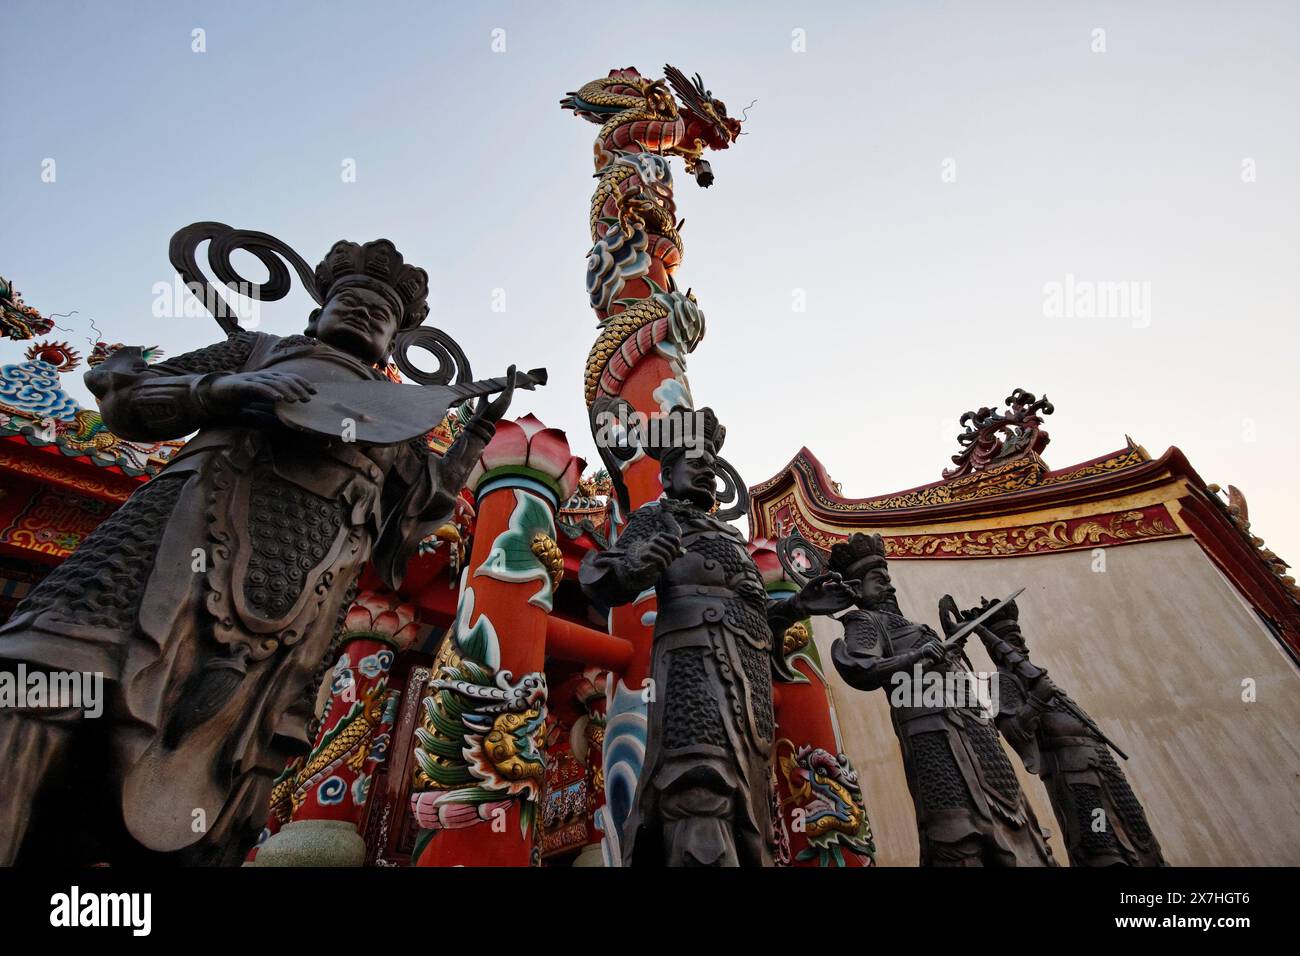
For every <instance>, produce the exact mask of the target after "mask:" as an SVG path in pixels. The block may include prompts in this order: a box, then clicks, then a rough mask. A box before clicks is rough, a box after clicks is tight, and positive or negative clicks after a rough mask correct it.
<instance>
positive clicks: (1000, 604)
mask: <svg viewBox="0 0 1300 956" xmlns="http://www.w3.org/2000/svg"><path fill="white" fill-rule="evenodd" d="M1024 593H1025V589H1024V588H1020V589H1019V590H1018V591H1016V592H1015V593H1014V594H1011V595H1009V596H1008V597H1004V598H1003V599H1002V600H1001V601H997V602H995V603H994V604H991V605H989V606H988V607H987V608H986V609H985V610H984V611H983V612H982V613H981V614H980V615H979V616H978V617H973V618H971V619H970V620H969V621H967V622H966V623H965V624H963V625H962V626H961V627H959V628H957V630H956V632H955V633H954V634H953V635H952V637H950V638H948V639H947V640H946V641H944V642H943V643H944V646H945V647H952V646H954V645H955V644H956V643H957V642H958V641H960V640H961V639H962V638H963V637H965V636H966V635H967V634H969V633H970V632H971V631H973V630H975V628H976V627H977V626H979V625H980V624H983V623H984V622H985V621H987V620H988V619H989V618H990V617H992V616H993V615H994V614H996V613H997V612H998V611H1000V610H1002V609H1003V608H1004V607H1006V606H1007V605H1008V604H1010V603H1011V602H1012V601H1014V600H1015V599H1016V598H1018V597H1020V595H1022V594H1024Z"/></svg>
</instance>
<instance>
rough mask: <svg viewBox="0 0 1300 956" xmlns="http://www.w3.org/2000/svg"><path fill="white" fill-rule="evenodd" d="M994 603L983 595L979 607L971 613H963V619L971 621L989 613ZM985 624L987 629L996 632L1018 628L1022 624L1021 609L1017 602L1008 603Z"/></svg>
mask: <svg viewBox="0 0 1300 956" xmlns="http://www.w3.org/2000/svg"><path fill="white" fill-rule="evenodd" d="M993 603H994V602H993V601H991V600H990V599H988V598H986V597H984V596H983V595H981V596H980V605H979V607H973V608H971V609H970V610H969V611H963V612H962V619H963V620H966V621H969V620H970V619H971V618H973V617H978V616H979V615H981V614H983V613H984V612H985V611H987V610H988V609H989V607H991V606H992V605H993ZM983 623H984V626H985V627H988V628H992V629H994V630H1000V629H1001V628H1003V627H1007V626H1012V627H1018V626H1019V623H1020V608H1019V607H1018V606H1017V605H1016V602H1015V601H1008V602H1007V603H1006V604H1004V605H1002V607H1000V608H999V609H998V612H997V613H996V614H994V615H993V616H992V617H990V618H988V619H987V620H985V621H984V622H983Z"/></svg>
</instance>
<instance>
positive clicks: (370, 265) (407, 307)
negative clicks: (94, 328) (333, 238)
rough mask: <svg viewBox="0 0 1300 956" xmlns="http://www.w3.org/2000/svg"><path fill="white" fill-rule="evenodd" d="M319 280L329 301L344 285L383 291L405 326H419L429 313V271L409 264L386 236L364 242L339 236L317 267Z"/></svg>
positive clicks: (317, 279) (320, 286) (319, 285)
mask: <svg viewBox="0 0 1300 956" xmlns="http://www.w3.org/2000/svg"><path fill="white" fill-rule="evenodd" d="M316 282H317V285H318V287H319V288H320V290H321V291H322V292H323V293H324V295H325V300H326V301H328V300H329V298H330V296H332V295H333V294H334V291H335V290H336V289H338V288H340V287H342V286H344V285H363V286H366V287H368V288H373V289H376V290H377V291H380V292H383V293H384V294H386V295H387V296H388V297H389V298H390V299H391V300H392V302H393V305H394V307H395V308H397V309H398V311H399V315H400V322H401V327H402V328H413V327H414V326H417V325H419V324H420V323H421V322H423V321H424V319H425V317H426V316H427V315H428V314H429V301H428V300H429V274H428V273H427V272H425V271H424V270H423V269H421V268H419V267H418V266H412V265H407V263H406V261H405V260H404V259H403V258H402V254H401V253H400V252H398V251H397V247H396V246H394V245H393V244H392V242H390V241H389V240H387V239H376V240H374V241H373V242H367V243H365V244H364V245H361V244H359V243H355V242H349V241H347V240H346V239H340V240H339V241H338V242H336V243H334V246H333V247H332V248H331V249H330V251H329V252H328V253H326V254H325V258H324V259H322V260H321V263H320V265H318V266H317V267H316Z"/></svg>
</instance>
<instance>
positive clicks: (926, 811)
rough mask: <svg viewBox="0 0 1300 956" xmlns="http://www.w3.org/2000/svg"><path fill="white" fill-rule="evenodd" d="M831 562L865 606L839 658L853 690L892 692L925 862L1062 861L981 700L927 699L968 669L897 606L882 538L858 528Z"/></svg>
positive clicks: (838, 645) (847, 629)
mask: <svg viewBox="0 0 1300 956" xmlns="http://www.w3.org/2000/svg"><path fill="white" fill-rule="evenodd" d="M829 563H830V567H831V569H832V570H834V571H838V572H840V574H842V575H843V577H844V580H845V581H846V582H848V583H849V584H850V585H856V586H857V588H858V598H857V605H858V607H857V609H855V610H853V611H850V612H849V613H848V614H845V615H843V616H842V617H841V618H840V621H841V622H842V623H843V625H844V637H843V638H841V639H839V640H837V641H835V643H834V644H833V645H832V647H831V657H832V660H833V661H834V663H835V669H836V670H837V671H839V674H840V676H841V677H842V678H844V680H845V682H847V683H848V684H850V685H851V686H853V687H856V688H858V689H859V690H866V691H871V690H876V689H884V690H885V692H886V693H887V694H888V695H889V698H890V711H889V713H890V719H891V721H892V723H893V725H894V733H895V734H896V735H897V736H898V744H899V747H900V748H901V750H902V755H903V767H904V770H905V772H906V774H907V786H908V789H909V790H910V791H911V793H912V802H913V804H914V805H915V807H916V825H917V831H918V835H919V837H920V842H921V865H922V866H1055V865H1056V862H1055V861H1054V860H1053V859H1052V853H1051V850H1050V849H1049V848H1048V846H1047V841H1046V840H1045V839H1044V837H1043V834H1042V832H1041V830H1040V829H1039V826H1038V821H1037V819H1036V818H1035V817H1034V812H1033V810H1032V809H1031V808H1030V806H1029V803H1028V801H1027V799H1026V798H1025V794H1024V793H1023V792H1022V790H1021V788H1020V782H1019V780H1018V779H1017V778H1016V773H1015V770H1014V769H1013V768H1012V766H1011V762H1010V761H1009V760H1008V759H1007V756H1006V754H1005V753H1004V752H1003V749H1002V745H1001V742H1000V741H999V739H998V733H997V730H996V729H995V728H994V726H993V725H992V724H991V723H990V722H989V720H988V719H987V718H986V717H984V716H983V714H982V713H981V712H980V711H981V708H980V707H979V706H978V704H976V703H975V702H974V701H973V700H964V699H963V700H953V699H950V698H949V697H947V696H943V697H939V698H938V700H937V702H936V701H935V700H934V699H932V698H928V697H926V696H924V695H923V688H924V685H925V684H926V683H928V682H935V683H937V682H938V681H940V680H941V681H942V684H943V686H944V687H945V688H952V687H959V686H963V685H965V684H966V681H965V677H966V676H967V675H966V674H965V673H963V672H964V671H965V668H964V667H963V665H962V663H961V661H960V660H959V658H958V655H959V654H960V649H959V647H953V646H946V645H945V644H944V643H943V642H941V641H940V640H939V637H938V635H937V634H935V632H934V630H933V629H931V628H930V627H927V626H926V625H924V624H916V623H914V622H912V621H909V620H908V619H907V618H906V617H904V616H903V614H902V612H901V611H900V610H899V608H898V600H897V597H896V596H895V593H894V587H893V584H892V583H891V581H890V577H889V564H888V562H887V561H886V559H885V543H884V540H883V539H882V538H881V537H880V535H878V534H873V535H865V534H860V533H859V534H854V535H853V536H852V537H851V538H850V539H849V540H848V541H847V542H846V543H840V544H836V545H835V546H834V547H833V548H831V554H830V562H829ZM949 675H952V676H953V677H954V678H960V679H961V680H956V679H954V680H949V679H948V676H949ZM918 678H919V679H918ZM945 693H946V692H945Z"/></svg>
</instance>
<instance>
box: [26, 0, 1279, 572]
mask: <svg viewBox="0 0 1300 956" xmlns="http://www.w3.org/2000/svg"><path fill="white" fill-rule="evenodd" d="M5 9H6V13H5V38H6V53H5V56H4V58H3V59H0V107H3V112H2V113H0V115H3V116H4V118H5V123H6V134H5V148H4V149H3V150H0V208H2V209H3V210H4V223H5V226H4V229H3V233H2V234H0V274H3V275H5V276H7V277H9V278H10V279H12V280H13V281H14V282H15V284H16V285H17V286H18V288H19V289H20V290H21V291H22V293H23V294H24V296H25V298H26V299H27V301H28V302H29V303H30V304H32V305H34V306H36V307H37V308H39V309H41V310H42V311H44V312H69V311H71V310H74V309H75V310H77V311H78V315H76V316H74V317H73V318H71V319H67V320H60V323H61V324H62V325H64V326H65V327H67V328H69V329H71V330H72V331H71V332H70V333H67V334H65V333H62V332H60V333H57V334H56V337H59V338H63V337H67V338H69V339H70V340H71V341H72V343H73V345H74V346H78V347H81V348H82V350H83V352H84V351H85V347H86V341H85V340H86V336H87V335H88V334H89V333H88V329H89V322H88V320H90V319H92V318H93V319H94V321H95V322H96V323H97V324H98V326H99V328H101V329H103V330H105V331H106V332H107V333H108V335H109V337H110V339H112V340H115V341H128V342H140V343H143V344H156V345H159V346H161V347H162V348H164V349H165V350H166V351H167V352H168V353H169V354H176V353H178V352H181V351H184V350H186V349H189V348H193V347H196V346H199V345H202V344H205V343H207V342H208V341H211V340H213V339H214V337H216V335H217V329H216V327H215V324H213V323H211V322H209V321H207V320H201V319H195V318H188V319H186V318H177V319H166V320H163V319H156V318H154V317H153V315H152V303H153V299H154V294H153V291H152V290H153V286H154V284H155V283H157V282H160V281H162V282H169V281H171V278H172V272H171V270H170V267H169V266H168V263H167V256H166V252H167V241H168V238H169V237H170V235H171V234H172V232H173V231H174V230H175V229H177V228H178V227H180V226H181V225H184V224H186V223H188V222H191V221H194V220H198V219H217V220H221V221H224V222H228V223H230V224H232V225H235V226H238V227H241V228H251V229H260V230H264V231H267V232H271V233H273V234H275V235H277V236H279V237H280V238H282V239H284V240H285V241H287V242H288V243H290V244H291V245H292V246H294V247H295V248H297V249H298V250H299V251H300V252H302V254H303V255H304V256H305V257H306V258H307V259H309V260H310V261H312V262H313V263H314V262H315V261H316V260H317V259H319V258H320V256H321V255H322V254H323V253H324V252H325V250H326V249H327V248H328V247H329V246H330V244H331V243H333V242H334V240H336V239H339V238H343V237H346V238H350V239H355V240H367V239H372V238H377V237H380V236H387V237H389V238H391V239H393V240H394V241H395V242H396V243H397V245H398V247H399V248H400V249H401V250H402V251H403V252H404V253H405V254H406V256H407V258H408V259H409V260H411V261H414V262H416V263H418V264H420V265H422V266H424V267H425V268H426V269H428V270H429V273H430V278H431V284H432V289H433V293H432V296H431V304H432V317H433V321H435V322H437V323H438V324H440V325H442V326H443V327H445V328H446V329H448V330H449V331H450V332H452V333H453V334H454V335H455V336H456V337H457V338H458V339H459V340H460V342H461V343H462V345H463V346H464V347H465V349H466V351H467V352H468V353H469V355H470V356H471V358H472V360H473V364H474V368H475V371H476V372H477V373H478V374H480V375H489V374H499V373H500V372H501V371H502V370H503V369H504V368H505V366H506V365H508V364H509V363H511V362H517V363H518V364H520V365H521V366H525V367H531V366H536V365H545V366H547V367H548V368H549V369H550V372H551V383H552V384H551V385H550V386H548V387H547V388H546V389H545V390H543V391H542V392H539V393H537V394H536V395H530V396H527V397H526V398H522V399H521V401H520V402H519V404H518V410H519V412H520V413H522V412H523V411H526V410H529V409H531V410H534V411H536V412H537V414H538V415H539V416H540V417H542V418H543V419H544V420H545V421H547V422H548V423H549V424H554V425H557V426H561V427H566V428H567V429H568V430H569V432H570V435H571V438H572V440H573V444H574V446H575V449H577V450H578V451H579V452H580V453H585V454H587V456H588V458H589V459H591V460H593V461H594V460H595V455H594V454H592V453H591V448H590V439H589V438H588V437H587V434H586V428H585V415H584V410H583V406H582V401H581V369H582V364H583V360H584V358H585V356H586V354H587V350H588V348H589V347H590V345H591V342H592V341H593V339H594V337H595V329H594V320H593V318H592V314H591V312H590V311H589V309H588V307H587V304H586V300H585V296H584V293H583V276H584V263H583V258H584V255H585V252H586V249H587V246H588V244H589V239H588V235H587V225H586V222H587V204H588V199H589V196H590V193H591V189H592V185H593V180H592V179H591V172H592V169H591V163H590V148H591V141H592V138H593V134H594V132H595V127H593V126H590V125H588V124H586V123H584V122H582V121H580V120H577V119H575V118H574V117H573V116H571V115H570V114H567V113H564V112H562V111H561V110H560V109H559V107H558V100H559V98H560V97H561V96H562V95H563V94H564V93H565V92H566V91H569V90H573V89H576V88H577V87H578V86H580V85H581V84H583V83H584V82H586V81H588V80H591V79H594V78H596V77H598V76H602V75H604V74H605V73H606V72H607V71H608V70H609V69H610V68H611V67H620V66H627V65H636V66H637V67H639V68H640V69H641V71H642V72H643V73H646V74H653V75H659V70H660V68H661V66H662V64H663V63H664V62H665V61H668V62H672V63H674V64H675V65H677V66H678V67H680V68H682V69H683V70H684V71H686V72H687V73H693V72H695V71H699V72H701V73H702V74H703V76H704V79H705V81H706V82H707V84H708V85H709V86H710V87H711V88H712V89H713V91H714V92H715V94H717V95H719V96H720V97H721V98H723V99H725V100H726V101H727V103H728V105H729V106H730V107H732V108H733V111H737V110H739V108H740V107H743V106H744V105H745V104H747V103H749V102H750V101H751V100H757V103H755V104H754V106H753V108H752V109H751V110H750V111H749V122H748V123H747V124H746V132H747V134H748V135H746V136H744V137H743V138H742V139H741V140H740V142H739V143H738V144H737V145H736V146H734V147H733V148H732V149H731V150H730V151H728V152H726V153H722V154H719V155H716V156H714V157H713V159H712V161H713V165H714V170H715V172H716V174H717V183H716V185H715V186H714V187H713V188H712V189H709V190H707V191H705V190H701V189H699V188H698V187H696V186H695V184H694V183H693V182H692V181H691V180H690V179H689V177H686V176H685V175H683V174H681V173H679V175H678V195H677V200H678V209H679V214H680V215H682V216H684V217H685V218H686V220H687V224H686V228H685V231H684V239H685V242H686V258H685V260H684V263H683V266H682V268H681V270H680V271H679V273H678V278H679V281H680V282H681V283H682V285H683V286H691V287H692V288H693V289H694V290H695V292H696V294H697V295H698V297H699V300H700V304H701V306H702V308H703V309H704V312H705V314H706V315H707V317H708V323H709V324H708V334H707V336H706V337H705V340H704V342H703V343H702V345H701V346H700V348H699V349H698V350H697V351H696V353H695V354H694V355H693V356H692V358H691V363H690V377H691V384H692V387H693V389H694V391H695V395H696V399H697V401H698V402H700V403H702V404H710V405H712V406H713V407H714V408H715V409H716V410H717V411H718V413H719V415H720V417H721V418H722V419H723V421H724V422H725V423H726V424H727V425H728V449H727V457H728V458H729V459H730V460H731V461H732V462H733V463H734V464H736V465H737V467H738V468H740V470H741V472H742V474H743V475H744V476H745V478H746V480H747V481H749V482H750V483H751V484H752V483H756V482H758V481H760V480H763V479H765V478H767V477H769V476H770V475H771V474H773V473H774V472H775V471H776V470H777V469H779V468H780V467H781V466H782V465H783V464H784V463H785V462H786V461H787V460H788V459H789V458H790V456H791V455H792V454H793V453H794V452H795V451H796V450H797V449H798V447H799V446H800V445H804V444H806V445H808V446H809V447H810V448H812V449H813V451H814V452H815V453H816V454H817V455H818V456H819V457H820V458H821V459H822V461H823V462H824V463H825V464H826V466H827V468H828V469H829V471H830V473H831V475H832V476H833V477H834V478H835V479H836V480H838V481H840V482H841V483H842V485H843V487H844V491H845V493H846V494H849V495H854V496H863V495H869V494H880V493H885V492H890V491H896V490H900V489H903V488H908V487H912V486H915V485H918V484H922V483H925V482H928V481H932V480H934V479H936V478H938V477H939V473H940V471H941V470H942V468H943V467H944V466H945V465H946V464H947V463H948V456H949V455H951V454H952V453H953V452H955V451H956V450H957V445H956V441H955V435H956V433H957V431H958V427H957V418H958V416H959V415H960V414H961V412H963V411H965V410H966V409H968V408H975V407H978V406H980V405H984V404H993V403H995V402H998V401H1000V400H1001V399H1002V398H1003V397H1004V396H1005V395H1007V394H1009V393H1010V391H1011V390H1012V389H1013V388H1015V387H1017V386H1019V387H1023V388H1027V389H1029V390H1031V391H1035V392H1038V393H1040V394H1041V393H1042V392H1044V391H1046V392H1047V393H1048V394H1049V395H1050V396H1051V398H1052V400H1053V401H1054V403H1055V404H1056V407H1057V411H1056V414H1055V415H1054V416H1052V418H1050V419H1048V429H1049V431H1050V432H1051V433H1052V436H1053V441H1052V445H1051V447H1050V448H1049V449H1048V450H1047V453H1046V456H1045V457H1046V458H1047V460H1048V461H1049V463H1050V464H1052V465H1054V466H1057V467H1060V466H1064V465H1068V464H1072V463H1074V462H1077V461H1081V460H1084V459H1088V458H1092V457H1095V456H1097V455H1100V454H1103V453H1105V452H1108V451H1111V450H1114V449H1116V448H1119V447H1121V446H1122V445H1123V443H1124V435H1125V433H1128V434H1130V435H1132V436H1133V437H1134V439H1136V440H1137V441H1139V442H1141V443H1142V444H1144V445H1145V446H1146V447H1147V449H1148V450H1150V451H1151V452H1152V453H1153V454H1160V453H1161V452H1163V451H1164V450H1165V449H1166V448H1167V447H1168V446H1170V445H1177V446H1179V447H1180V448H1182V449H1183V450H1184V451H1185V452H1186V453H1187V454H1188V456H1189V458H1190V459H1191V461H1192V463H1193V465H1194V466H1195V467H1196V468H1197V469H1198V470H1199V471H1200V473H1201V474H1202V475H1203V476H1204V477H1205V479H1206V480H1207V481H1217V482H1220V483H1221V484H1224V485H1226V484H1228V483H1232V484H1236V485H1238V486H1239V487H1241V488H1242V490H1243V491H1244V492H1245V493H1246V495H1247V497H1248V499H1249V501H1250V505H1251V517H1252V519H1253V522H1254V530H1255V531H1256V532H1257V533H1259V534H1260V535H1261V536H1262V537H1264V538H1265V539H1266V540H1267V542H1268V544H1269V545H1270V546H1272V547H1273V548H1274V549H1275V550H1277V551H1278V553H1279V554H1281V555H1282V556H1283V557H1290V558H1291V559H1292V560H1294V561H1296V562H1300V512H1297V509H1296V508H1295V507H1294V504H1293V502H1292V496H1293V490H1292V489H1293V486H1294V478H1293V476H1294V474H1295V473H1296V471H1297V468H1298V467H1300V441H1298V440H1297V437H1296V433H1295V429H1294V424H1293V418H1294V414H1293V408H1294V404H1295V399H1296V395H1297V385H1296V374H1297V373H1296V370H1295V366H1296V358H1295V357H1296V354H1297V345H1298V344H1300V342H1298V339H1300V333H1297V330H1296V320H1297V287H1296V281H1295V275H1296V261H1297V253H1300V226H1297V222H1300V216H1298V214H1300V188H1298V187H1297V168H1300V124H1297V123H1296V122H1295V117H1296V106H1297V99H1298V97H1297V94H1298V93H1300V39H1298V37H1300V30H1298V29H1297V27H1300V5H1296V4H1294V3H1276V4H1271V3H1264V2H1260V3H1251V4H1248V5H1240V6H1236V5H1233V6H1229V5H1223V4H1212V3H1204V4H1202V3H1186V2H1185V3H1132V2H1129V3H1115V4H1109V3H1028V2H1026V3H978V4H977V3H964V4H955V3H954V4H938V3H925V4H921V3H916V4H910V5H907V6H903V5H899V4H887V3H870V4H859V3H854V4H848V3H801V4H793V3H766V4H764V3H746V4H740V3H734V4H733V3H700V2H696V3H689V4H687V3H674V2H657V3H653V4H626V5H615V4H599V5H597V4H577V3H546V4H541V3H483V4H475V5H472V6H471V5H468V4H463V3H435V2H425V3H395V2H393V3H389V2H379V0H376V2H372V3H368V4H358V3H310V4H309V3H303V2H285V3H278V4H274V5H272V4H265V3H254V2H236V3H226V4H221V5H219V6H218V5H216V4H197V3H185V2H179V3H178V2H169V3H149V2H140V3H130V4H127V3H121V4H112V3H69V2H44V3H40V2H27V0H18V2H14V0H8V2H7V3H6V5H5ZM195 28H202V29H203V30H204V31H206V46H207V50H206V52H204V53H195V52H192V50H191V43H192V40H191V35H192V31H193V30H194V29H195ZM495 29H501V30H504V31H505V45H506V49H505V52H493V50H492V31H493V30H495ZM1097 29H1101V30H1104V31H1105V52H1094V50H1093V47H1094V46H1095V45H1096V39H1095V33H1094V31H1095V30H1097ZM796 30H801V31H804V33H803V36H804V37H806V49H805V51H804V52H795V51H794V50H793V49H792V36H793V31H796ZM47 158H52V159H54V160H55V162H56V174H57V178H56V181H55V182H53V183H46V182H42V181H41V168H42V162H43V160H45V159H47ZM347 159H352V160H355V162H356V169H357V178H356V181H355V182H351V183H345V182H343V180H342V177H341V175H340V173H341V168H342V163H343V162H344V161H345V160H347ZM948 161H951V162H948ZM1246 162H1249V163H1251V164H1253V169H1254V172H1255V177H1254V181H1253V182H1243V168H1244V167H1243V163H1246ZM945 163H947V165H945ZM945 170H948V171H950V172H951V171H953V170H955V173H956V177H955V181H945V178H944V172H945ZM951 178H952V177H951V176H949V177H948V179H951ZM1067 276H1074V277H1075V279H1076V280H1081V281H1085V282H1134V283H1139V286H1136V287H1135V288H1142V289H1144V290H1146V292H1148V293H1149V296H1150V303H1149V304H1150V310H1149V314H1148V315H1147V316H1146V319H1145V320H1143V319H1132V318H1130V317H1128V316H1118V317H1093V318H1089V317H1085V316H1075V317H1072V318H1070V317H1052V316H1050V315H1048V314H1045V311H1046V310H1045V307H1044V299H1045V291H1044V290H1045V286H1046V285H1047V284H1049V283H1053V282H1064V281H1065V280H1066V277H1067ZM496 290H504V293H505V303H506V309H505V311H504V312H495V311H493V309H492V304H493V300H494V295H497V293H496ZM801 298H802V300H803V301H805V302H806V310H805V311H802V312H799V311H795V304H796V303H797V301H799V300H800V299H801ZM307 311H308V303H307V300H306V298H305V296H302V295H296V296H295V297H292V298H290V299H288V300H285V301H284V302H281V303H272V304H268V305H266V306H265V307H264V310H263V322H262V325H261V328H263V329H264V330H266V331H271V332H278V333H288V332H294V331H298V330H300V329H301V327H302V324H303V321H304V319H305V316H306V312H307ZM20 354H21V347H20V346H18V345H16V344H14V343H11V342H7V341H4V342H0V360H3V361H13V360H15V358H17V357H18V356H19V355H20ZM71 388H72V390H73V391H74V392H76V393H77V394H79V395H81V396H83V397H84V396H85V395H86V393H85V391H84V389H83V388H82V387H81V384H80V382H79V381H75V378H74V380H73V382H72V385H71Z"/></svg>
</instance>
